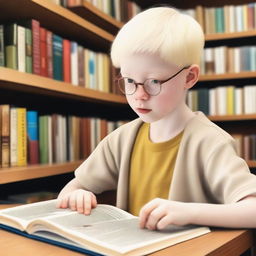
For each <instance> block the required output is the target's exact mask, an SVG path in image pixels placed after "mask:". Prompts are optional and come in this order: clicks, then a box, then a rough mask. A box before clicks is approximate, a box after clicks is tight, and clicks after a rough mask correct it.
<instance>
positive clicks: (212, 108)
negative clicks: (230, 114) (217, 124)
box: [209, 88, 217, 116]
mask: <svg viewBox="0 0 256 256" xmlns="http://www.w3.org/2000/svg"><path fill="white" fill-rule="evenodd" d="M216 94H217V93H216V88H211V89H209V115H212V116H214V115H217V104H216V101H217V97H216Z"/></svg>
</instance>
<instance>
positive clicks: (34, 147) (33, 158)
mask: <svg viewBox="0 0 256 256" xmlns="http://www.w3.org/2000/svg"><path fill="white" fill-rule="evenodd" d="M38 149H39V144H38V140H28V150H29V152H28V163H29V164H38V163H39V152H38Z"/></svg>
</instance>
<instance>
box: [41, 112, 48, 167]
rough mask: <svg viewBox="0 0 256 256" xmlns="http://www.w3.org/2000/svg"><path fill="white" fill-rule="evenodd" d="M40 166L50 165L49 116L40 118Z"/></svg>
mask: <svg viewBox="0 0 256 256" xmlns="http://www.w3.org/2000/svg"><path fill="white" fill-rule="evenodd" d="M39 158H40V164H48V116H39Z"/></svg>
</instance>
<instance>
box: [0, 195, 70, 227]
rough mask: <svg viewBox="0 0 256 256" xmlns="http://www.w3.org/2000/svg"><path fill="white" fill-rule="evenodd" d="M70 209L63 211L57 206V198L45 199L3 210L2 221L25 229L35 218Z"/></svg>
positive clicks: (0, 219)
mask: <svg viewBox="0 0 256 256" xmlns="http://www.w3.org/2000/svg"><path fill="white" fill-rule="evenodd" d="M70 211H71V210H65V211H63V209H58V208H56V200H49V201H43V202H38V203H33V204H26V205H21V206H17V207H12V208H8V209H4V210H1V211H0V223H2V224H7V225H10V226H12V227H15V228H19V229H20V225H21V226H22V227H23V229H25V227H26V226H27V225H28V223H29V222H30V221H32V220H34V219H37V218H42V217H45V216H55V215H62V214H67V212H70ZM7 220H8V222H7ZM18 223H20V225H18ZM12 224H13V225H12Z"/></svg>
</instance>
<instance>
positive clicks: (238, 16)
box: [235, 5, 244, 32]
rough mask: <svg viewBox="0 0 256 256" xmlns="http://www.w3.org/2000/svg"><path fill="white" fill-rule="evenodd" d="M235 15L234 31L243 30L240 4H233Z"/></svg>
mask: <svg viewBox="0 0 256 256" xmlns="http://www.w3.org/2000/svg"><path fill="white" fill-rule="evenodd" d="M235 17H236V32H242V31H244V24H243V6H242V5H237V6H235Z"/></svg>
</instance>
